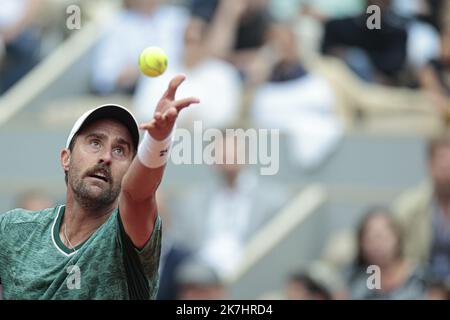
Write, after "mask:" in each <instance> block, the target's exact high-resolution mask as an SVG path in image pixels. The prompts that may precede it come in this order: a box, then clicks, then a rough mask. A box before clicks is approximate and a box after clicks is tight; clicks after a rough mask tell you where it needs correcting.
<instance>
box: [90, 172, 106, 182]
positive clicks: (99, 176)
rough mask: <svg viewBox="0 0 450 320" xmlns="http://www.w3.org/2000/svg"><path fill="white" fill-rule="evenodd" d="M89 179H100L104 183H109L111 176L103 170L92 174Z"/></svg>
mask: <svg viewBox="0 0 450 320" xmlns="http://www.w3.org/2000/svg"><path fill="white" fill-rule="evenodd" d="M89 177H92V178H96V179H100V180H102V181H104V182H109V176H108V174H107V173H106V172H105V171H103V170H100V171H96V172H94V173H92V174H90V175H89Z"/></svg>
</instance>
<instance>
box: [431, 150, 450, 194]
mask: <svg viewBox="0 0 450 320" xmlns="http://www.w3.org/2000/svg"><path fill="white" fill-rule="evenodd" d="M429 168H430V175H431V178H432V179H433V183H434V188H435V191H436V192H437V194H438V195H440V196H445V197H450V146H437V147H436V149H435V150H434V152H433V154H432V156H431V159H430V162H429Z"/></svg>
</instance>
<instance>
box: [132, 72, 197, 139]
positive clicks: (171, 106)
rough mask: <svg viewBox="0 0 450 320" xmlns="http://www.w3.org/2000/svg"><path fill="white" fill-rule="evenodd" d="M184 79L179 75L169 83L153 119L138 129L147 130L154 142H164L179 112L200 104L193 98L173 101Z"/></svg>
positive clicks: (184, 77)
mask: <svg viewBox="0 0 450 320" xmlns="http://www.w3.org/2000/svg"><path fill="white" fill-rule="evenodd" d="M185 79H186V76H184V75H181V74H180V75H177V76H176V77H174V78H173V79H172V80H171V81H170V83H169V87H168V88H167V91H166V92H165V93H164V95H163V96H162V97H161V99H160V100H159V102H158V105H157V106H156V110H155V113H154V115H153V119H151V120H150V121H149V122H146V123H143V124H141V125H140V126H139V128H140V129H144V130H147V131H148V133H149V134H150V135H151V136H152V138H154V139H156V140H164V139H165V138H167V137H168V136H169V135H170V133H171V132H172V129H173V127H174V125H175V121H176V119H177V117H178V114H179V113H180V111H181V110H182V109H184V108H186V107H188V106H190V105H191V104H194V103H199V102H200V100H199V99H198V98H195V97H189V98H185V99H181V100H175V94H176V92H177V89H178V87H179V86H180V85H181V83H183V81H184V80H185Z"/></svg>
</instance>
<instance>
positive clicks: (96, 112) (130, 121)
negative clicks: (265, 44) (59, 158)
mask: <svg viewBox="0 0 450 320" xmlns="http://www.w3.org/2000/svg"><path fill="white" fill-rule="evenodd" d="M100 119H114V120H117V121H119V122H121V123H122V124H123V125H124V126H125V127H126V128H127V129H128V131H129V132H130V135H131V139H132V140H133V144H134V147H135V150H137V147H138V145H139V127H138V124H137V121H136V119H135V118H134V116H133V115H132V114H131V112H130V111H128V110H127V109H126V108H124V107H122V106H120V105H116V104H105V105H102V106H99V107H97V108H95V109H92V110H90V111H88V112H86V113H85V114H83V115H82V116H81V117H80V118H79V119H78V120H77V122H76V123H75V125H74V127H73V128H72V131H71V133H70V135H69V138H68V139H67V143H66V148H69V145H70V143H71V141H72V139H73V137H74V136H75V135H76V134H77V133H78V132H80V131H81V130H83V128H84V127H86V126H87V125H88V124H90V123H92V122H95V121H97V120H100Z"/></svg>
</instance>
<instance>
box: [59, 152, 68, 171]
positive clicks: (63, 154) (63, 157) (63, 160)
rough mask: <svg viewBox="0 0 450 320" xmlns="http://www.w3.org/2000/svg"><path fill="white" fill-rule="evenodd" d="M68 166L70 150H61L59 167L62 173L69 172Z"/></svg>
mask: <svg viewBox="0 0 450 320" xmlns="http://www.w3.org/2000/svg"><path fill="white" fill-rule="evenodd" d="M69 164H70V150H69V149H62V150H61V166H62V168H63V170H64V171H69Z"/></svg>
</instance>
